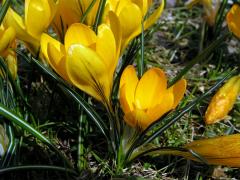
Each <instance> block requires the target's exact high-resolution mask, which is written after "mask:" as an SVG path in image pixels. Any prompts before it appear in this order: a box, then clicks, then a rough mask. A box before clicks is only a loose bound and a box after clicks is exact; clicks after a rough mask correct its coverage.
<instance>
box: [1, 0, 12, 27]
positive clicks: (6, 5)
mask: <svg viewBox="0 0 240 180" xmlns="http://www.w3.org/2000/svg"><path fill="white" fill-rule="evenodd" d="M10 5H11V0H6V1H5V2H4V4H3V5H2V6H1V10H0V24H2V21H3V19H4V17H5V14H6V13H7V10H8V8H9V6H10Z"/></svg>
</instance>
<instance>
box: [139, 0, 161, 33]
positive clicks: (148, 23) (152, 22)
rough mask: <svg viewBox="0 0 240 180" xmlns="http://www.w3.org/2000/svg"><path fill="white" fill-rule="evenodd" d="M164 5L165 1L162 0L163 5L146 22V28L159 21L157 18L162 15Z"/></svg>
mask: <svg viewBox="0 0 240 180" xmlns="http://www.w3.org/2000/svg"><path fill="white" fill-rule="evenodd" d="M164 6H165V1H164V0H162V2H161V5H160V6H159V7H158V8H157V9H156V10H155V11H154V12H153V13H152V14H151V15H150V16H149V17H148V18H147V20H146V21H145V22H144V29H148V28H149V27H150V26H152V25H153V24H154V23H155V22H156V21H157V19H158V18H159V17H160V16H161V15H162V12H163V9H164Z"/></svg>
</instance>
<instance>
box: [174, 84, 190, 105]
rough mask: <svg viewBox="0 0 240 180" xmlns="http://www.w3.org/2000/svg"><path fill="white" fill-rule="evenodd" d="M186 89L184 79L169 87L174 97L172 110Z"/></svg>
mask: <svg viewBox="0 0 240 180" xmlns="http://www.w3.org/2000/svg"><path fill="white" fill-rule="evenodd" d="M186 88H187V81H186V80H185V79H181V80H179V81H178V82H176V83H175V84H174V85H173V86H172V87H171V89H172V91H173V95H174V104H173V109H175V108H176V107H177V105H178V104H179V102H180V101H181V99H182V98H183V96H184V93H185V91H186Z"/></svg>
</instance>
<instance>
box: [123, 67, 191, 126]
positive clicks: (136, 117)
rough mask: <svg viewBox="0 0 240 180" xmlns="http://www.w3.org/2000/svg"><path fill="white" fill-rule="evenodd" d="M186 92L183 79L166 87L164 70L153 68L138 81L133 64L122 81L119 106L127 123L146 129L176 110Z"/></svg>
mask: <svg viewBox="0 0 240 180" xmlns="http://www.w3.org/2000/svg"><path fill="white" fill-rule="evenodd" d="M185 91H186V80H184V79H182V80H180V81H178V82H177V83H176V84H174V85H173V86H172V87H170V88H167V78H166V76H165V73H164V72H163V71H162V70H161V69H159V68H151V69H149V70H148V71H147V72H145V73H144V75H143V76H142V78H141V79H140V80H139V79H138V77H137V75H136V72H135V69H134V67H133V66H131V65H130V66H128V67H127V68H126V69H125V70H124V72H123V74H122V76H121V80H120V104H121V107H122V110H123V112H124V120H125V121H126V123H127V124H128V125H130V126H132V127H140V128H141V129H145V128H147V127H148V126H149V125H150V124H151V123H153V122H154V121H156V120H157V119H159V118H160V117H161V116H162V115H164V114H165V113H166V112H168V111H170V110H172V109H174V108H176V106H177V105H178V103H179V102H180V100H181V99H182V98H183V95H184V93H185Z"/></svg>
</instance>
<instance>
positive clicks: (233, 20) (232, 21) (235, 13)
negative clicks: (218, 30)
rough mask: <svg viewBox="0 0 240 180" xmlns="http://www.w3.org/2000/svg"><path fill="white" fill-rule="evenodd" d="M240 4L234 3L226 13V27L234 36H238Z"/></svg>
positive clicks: (239, 36) (239, 35)
mask: <svg viewBox="0 0 240 180" xmlns="http://www.w3.org/2000/svg"><path fill="white" fill-rule="evenodd" d="M239 17H240V5H239V4H234V5H233V6H232V8H231V9H230V11H229V12H228V13H227V24H228V28H229V30H230V31H231V32H233V34H234V35H235V36H237V37H238V38H240V18H239Z"/></svg>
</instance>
